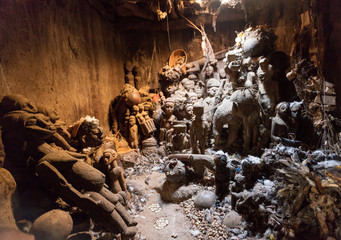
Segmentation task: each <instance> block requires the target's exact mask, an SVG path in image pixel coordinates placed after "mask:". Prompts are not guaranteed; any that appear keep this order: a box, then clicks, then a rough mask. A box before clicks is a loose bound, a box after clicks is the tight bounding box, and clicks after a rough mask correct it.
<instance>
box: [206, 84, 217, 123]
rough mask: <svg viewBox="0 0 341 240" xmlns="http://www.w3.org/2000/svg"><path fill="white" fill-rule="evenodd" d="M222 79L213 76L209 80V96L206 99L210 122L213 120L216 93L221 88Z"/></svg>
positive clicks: (207, 114)
mask: <svg viewBox="0 0 341 240" xmlns="http://www.w3.org/2000/svg"><path fill="white" fill-rule="evenodd" d="M219 86H220V81H219V80H217V79H215V78H211V79H209V80H208V82H207V94H208V96H207V97H206V98H205V99H204V108H205V116H206V120H207V121H208V122H212V117H213V114H214V107H215V95H216V92H217V90H218V89H219Z"/></svg>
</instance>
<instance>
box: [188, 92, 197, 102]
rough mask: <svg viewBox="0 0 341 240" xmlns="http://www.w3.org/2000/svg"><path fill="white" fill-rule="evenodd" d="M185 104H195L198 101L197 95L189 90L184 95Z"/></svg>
mask: <svg viewBox="0 0 341 240" xmlns="http://www.w3.org/2000/svg"><path fill="white" fill-rule="evenodd" d="M185 96H186V99H187V100H186V104H195V103H196V102H198V95H197V94H196V93H195V92H189V93H187V94H186V95H185Z"/></svg>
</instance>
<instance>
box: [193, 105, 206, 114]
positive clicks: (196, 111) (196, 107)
mask: <svg viewBox="0 0 341 240" xmlns="http://www.w3.org/2000/svg"><path fill="white" fill-rule="evenodd" d="M193 113H194V115H195V116H198V117H201V116H202V115H203V114H204V106H203V105H202V104H201V103H199V102H197V103H195V104H194V105H193Z"/></svg>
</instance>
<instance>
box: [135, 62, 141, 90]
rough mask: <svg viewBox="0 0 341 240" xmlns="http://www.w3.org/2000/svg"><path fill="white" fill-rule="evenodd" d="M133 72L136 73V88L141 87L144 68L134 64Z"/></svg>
mask: <svg viewBox="0 0 341 240" xmlns="http://www.w3.org/2000/svg"><path fill="white" fill-rule="evenodd" d="M133 74H134V83H135V85H134V86H135V88H136V89H140V88H141V87H142V86H143V82H142V74H143V73H142V69H141V68H140V67H139V66H134V69H133Z"/></svg>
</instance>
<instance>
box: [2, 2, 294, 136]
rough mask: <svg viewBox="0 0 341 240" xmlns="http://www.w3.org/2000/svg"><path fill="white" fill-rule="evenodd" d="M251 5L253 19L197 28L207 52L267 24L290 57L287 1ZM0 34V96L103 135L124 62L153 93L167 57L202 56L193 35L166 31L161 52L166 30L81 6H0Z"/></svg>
mask: <svg viewBox="0 0 341 240" xmlns="http://www.w3.org/2000/svg"><path fill="white" fill-rule="evenodd" d="M257 2H260V4H258V5H257V4H256V5H254V6H255V7H254V8H255V9H253V11H252V12H254V13H255V16H252V15H246V18H244V16H242V18H239V19H236V20H234V21H219V17H220V16H218V19H217V31H216V32H214V31H213V28H212V26H211V25H210V24H207V25H206V26H205V30H206V32H207V34H208V38H209V39H210V41H211V43H212V47H213V49H214V51H215V52H218V51H220V50H223V49H227V48H228V47H230V46H232V45H233V44H234V39H235V36H236V33H235V31H237V32H238V31H242V30H243V29H244V28H245V27H246V26H248V24H252V25H254V26H255V25H257V24H268V25H269V27H271V28H273V29H274V31H275V33H276V34H277V35H278V40H277V42H276V47H277V50H279V51H283V52H285V53H286V54H289V53H290V48H291V44H292V36H293V32H294V28H295V26H296V25H297V21H298V19H299V15H298V12H299V9H298V8H299V6H297V4H296V5H295V4H294V2H295V1H293V0H288V1H284V0H283V1H282V0H281V1H276V3H273V1H269V0H266V1H260V0H258V1H257ZM130 24H131V25H134V23H130ZM182 24H183V25H186V22H183V23H182ZM154 25H155V24H154ZM0 32H1V34H0V97H2V96H4V95H6V94H10V93H20V94H23V95H26V96H28V97H29V98H31V99H32V100H34V101H35V102H37V103H39V104H45V105H48V106H50V107H51V108H54V109H55V110H56V111H57V112H58V113H59V114H60V116H61V118H62V119H63V120H65V121H66V123H67V124H71V123H73V122H74V121H76V120H78V119H79V118H80V117H82V116H85V115H87V114H88V115H91V116H95V117H96V118H98V119H99V120H100V122H101V123H102V125H103V126H104V127H105V128H106V130H108V129H109V125H108V109H109V104H110V101H111V100H112V99H114V97H115V96H117V95H118V94H119V92H120V90H121V87H122V85H123V84H124V69H123V63H124V62H125V61H126V60H132V59H135V60H136V61H137V63H138V64H140V65H141V67H142V68H143V69H144V73H145V74H144V79H145V82H146V83H147V82H149V83H150V86H151V87H153V88H156V87H158V76H157V73H158V71H159V70H160V68H161V67H162V66H163V64H164V63H165V62H166V61H167V59H168V58H169V55H170V53H171V51H173V50H175V49H178V48H182V49H184V50H185V51H186V52H187V53H188V61H194V60H197V59H199V58H201V57H202V51H201V35H200V33H199V32H198V31H196V30H194V29H191V28H186V27H181V28H177V30H174V29H173V30H172V29H170V32H169V35H170V46H171V47H170V48H169V42H168V33H167V31H166V29H161V30H160V29H158V30H154V29H153V28H152V27H149V26H148V25H145V26H144V27H143V28H140V29H136V28H135V29H133V30H131V29H129V25H128V24H127V23H125V22H124V20H123V21H121V23H119V24H117V23H116V24H115V22H114V23H113V24H112V23H110V22H109V21H108V20H106V19H104V18H103V17H102V15H101V14H100V13H98V12H97V11H96V10H95V9H94V8H93V7H92V6H91V5H90V4H89V3H88V1H81V0H76V1H67V0H51V1H38V0H23V1H6V0H0ZM141 56H142V57H141Z"/></svg>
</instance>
